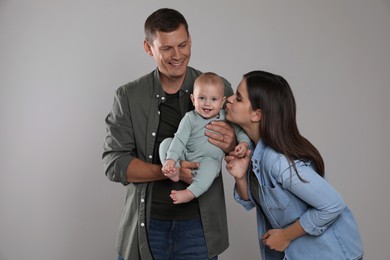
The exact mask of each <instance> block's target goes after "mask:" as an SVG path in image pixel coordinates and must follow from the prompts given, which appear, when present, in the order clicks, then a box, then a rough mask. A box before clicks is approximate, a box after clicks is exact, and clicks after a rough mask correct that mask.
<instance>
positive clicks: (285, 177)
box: [274, 160, 345, 235]
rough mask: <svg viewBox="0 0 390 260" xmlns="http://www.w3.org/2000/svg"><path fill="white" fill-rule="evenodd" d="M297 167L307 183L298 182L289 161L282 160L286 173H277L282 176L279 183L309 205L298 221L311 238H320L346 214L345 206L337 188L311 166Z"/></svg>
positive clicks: (302, 164) (281, 163) (299, 162)
mask: <svg viewBox="0 0 390 260" xmlns="http://www.w3.org/2000/svg"><path fill="white" fill-rule="evenodd" d="M295 165H296V168H297V170H298V173H299V176H300V177H301V178H302V179H303V180H304V181H302V180H301V179H299V177H298V176H297V174H296V172H295V171H294V168H293V167H290V165H288V163H287V161H283V160H281V161H280V163H279V167H281V169H284V170H281V169H276V171H274V172H277V171H279V172H282V174H280V175H279V176H278V178H277V180H278V182H280V183H281V184H282V186H283V188H285V189H288V190H289V191H290V192H292V193H293V194H294V195H295V196H297V197H298V198H300V199H301V200H303V201H304V202H306V203H307V204H308V205H309V208H308V210H307V211H306V212H304V214H303V215H302V216H301V217H300V220H299V221H300V223H301V226H302V228H303V229H304V230H305V231H306V232H307V233H308V234H311V235H321V234H322V233H323V232H324V231H325V230H326V229H327V228H328V227H329V225H330V224H332V223H333V221H334V220H335V219H336V218H337V217H338V216H339V215H340V214H341V212H342V211H343V210H344V208H345V202H344V201H343V199H342V197H341V196H340V194H339V193H338V192H337V191H336V190H335V189H334V187H333V186H332V185H331V184H330V183H329V182H328V181H327V180H326V179H325V178H323V177H321V176H320V175H318V174H317V173H316V172H315V171H314V169H313V168H312V167H311V165H310V163H304V162H301V161H298V162H296V164H295ZM280 170H281V171H280Z"/></svg>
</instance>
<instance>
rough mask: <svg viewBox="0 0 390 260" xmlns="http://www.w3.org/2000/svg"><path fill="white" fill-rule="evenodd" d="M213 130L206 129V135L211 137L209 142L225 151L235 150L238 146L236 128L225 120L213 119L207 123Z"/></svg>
mask: <svg viewBox="0 0 390 260" xmlns="http://www.w3.org/2000/svg"><path fill="white" fill-rule="evenodd" d="M206 128H207V129H208V130H211V131H206V132H205V135H206V136H207V137H209V142H210V143H212V144H213V145H215V146H218V147H219V148H221V149H222V150H223V151H224V152H225V153H229V152H231V151H233V149H234V147H236V144H237V140H236V132H235V131H234V128H233V127H232V126H231V125H229V124H228V123H227V122H225V121H213V122H211V123H210V124H208V125H206Z"/></svg>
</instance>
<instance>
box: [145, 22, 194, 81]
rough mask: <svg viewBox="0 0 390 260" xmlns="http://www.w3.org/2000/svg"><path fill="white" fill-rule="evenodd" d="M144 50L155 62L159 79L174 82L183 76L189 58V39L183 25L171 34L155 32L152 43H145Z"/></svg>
mask: <svg viewBox="0 0 390 260" xmlns="http://www.w3.org/2000/svg"><path fill="white" fill-rule="evenodd" d="M144 48H145V51H146V52H147V53H148V54H149V55H150V56H152V57H153V58H154V60H155V61H156V64H157V67H158V69H159V71H160V77H167V78H169V79H171V80H175V79H180V78H183V77H184V76H185V72H186V68H187V65H188V62H189V61H190V57H191V37H190V36H189V35H188V34H187V31H186V29H185V27H184V25H180V26H179V28H178V29H177V30H175V31H173V32H168V33H166V32H156V34H155V38H154V40H153V42H152V43H149V42H147V41H145V43H144Z"/></svg>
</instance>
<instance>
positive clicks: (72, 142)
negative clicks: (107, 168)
mask: <svg viewBox="0 0 390 260" xmlns="http://www.w3.org/2000/svg"><path fill="white" fill-rule="evenodd" d="M159 7H173V8H176V9H178V10H179V11H181V12H182V13H183V14H184V15H185V16H186V18H187V20H188V22H189V25H190V32H191V35H192V39H193V49H192V51H193V52H192V60H191V62H190V65H192V66H193V67H196V68H199V69H201V70H203V71H214V72H217V73H219V74H221V75H223V76H225V77H226V78H227V79H228V80H230V81H231V82H232V84H233V85H234V88H236V86H237V84H238V83H239V81H240V79H241V76H242V74H244V73H246V72H248V71H249V70H253V69H262V70H268V71H271V72H274V73H278V74H281V75H283V76H284V77H285V78H286V79H287V80H288V81H289V83H290V84H291V86H292V88H293V91H294V93H295V96H296V100H297V104H298V121H299V125H300V130H301V132H302V134H303V135H305V136H306V137H307V138H309V139H310V140H311V141H312V142H313V143H314V144H315V145H316V146H317V147H318V149H319V150H320V151H321V152H322V155H323V157H324V159H325V163H326V172H327V175H328V177H329V180H330V181H331V182H332V183H333V185H334V186H335V187H336V188H337V189H338V191H339V192H340V193H341V194H342V196H343V197H344V199H345V200H346V202H347V203H348V204H349V206H350V207H351V209H352V211H353V212H354V214H355V216H356V219H357V221H358V224H359V227H360V230H361V234H362V236H363V241H364V246H365V251H366V258H365V259H368V260H383V259H385V260H389V259H390V253H389V245H390V244H389V239H388V234H389V233H390V226H389V224H388V219H389V208H390V207H389V204H390V203H389V200H388V197H389V191H388V186H389V183H390V174H389V172H388V163H389V159H390V158H389V154H390V153H389V152H390V151H389V147H390V142H389V140H390V139H389V136H388V134H389V132H390V125H389V112H390V110H389V101H390V100H389V99H390V90H389V82H388V77H389V75H390V51H389V46H390V2H389V1H388V0H386V1H385V0H373V1H363V0H356V1H352V0H345V1H339V0H329V1H309V0H307V1H303V0H302V1H298V0H297V1H222V0H216V1H203V0H201V1H173V0H170V1H124V0H115V1H108V0H107V1H105V0H77V1H76V0H50V1H49V0H46V1H45V0H35V1H28V0H25V1H22V0H0V87H1V89H0V120H1V128H0V129H1V130H0V149H1V150H0V155H1V156H0V173H1V175H0V210H1V211H0V259H1V260H13V259H37V260H42V259H56V260H68V259H104V260H105V259H115V258H116V254H115V251H114V247H115V238H116V232H117V228H118V223H119V218H120V213H121V207H122V204H123V201H124V196H125V188H124V187H123V186H121V185H120V184H116V183H112V182H110V181H108V180H107V179H106V177H105V176H104V173H103V168H102V163H101V159H100V157H101V151H102V143H103V137H104V134H105V126H104V118H105V116H106V114H107V113H108V112H109V110H110V108H111V104H112V99H113V93H114V90H115V89H116V88H117V87H119V86H120V85H122V84H125V83H127V82H128V81H131V80H133V79H136V78H138V77H139V76H141V75H143V74H145V73H147V72H149V71H151V70H153V69H154V67H155V64H154V62H153V60H152V59H151V58H150V57H148V56H147V55H146V54H145V53H144V51H143V47H142V42H143V23H144V20H145V18H146V17H147V15H149V14H150V13H151V12H152V11H154V10H156V9H157V8H159ZM224 175H225V192H226V198H227V207H228V221H229V233H230V244H231V245H230V247H229V249H228V250H227V251H226V252H225V253H223V254H222V255H221V256H220V259H221V260H236V259H243V257H244V258H245V259H259V257H260V255H259V249H258V244H257V234H256V220H255V214H254V213H255V212H254V211H251V212H246V211H245V210H244V209H243V208H241V207H240V206H239V205H238V204H236V203H235V202H234V201H233V199H232V189H233V181H232V178H231V177H230V175H228V174H227V173H226V171H225V172H224Z"/></svg>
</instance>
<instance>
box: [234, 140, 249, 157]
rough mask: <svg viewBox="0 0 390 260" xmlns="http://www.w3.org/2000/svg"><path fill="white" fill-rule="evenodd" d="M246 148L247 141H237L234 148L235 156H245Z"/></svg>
mask: <svg viewBox="0 0 390 260" xmlns="http://www.w3.org/2000/svg"><path fill="white" fill-rule="evenodd" d="M248 149H249V145H248V144H247V143H239V144H238V145H237V146H236V147H235V148H234V153H235V154H236V156H237V157H239V158H242V157H244V156H245V154H246V152H247V151H248Z"/></svg>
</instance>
